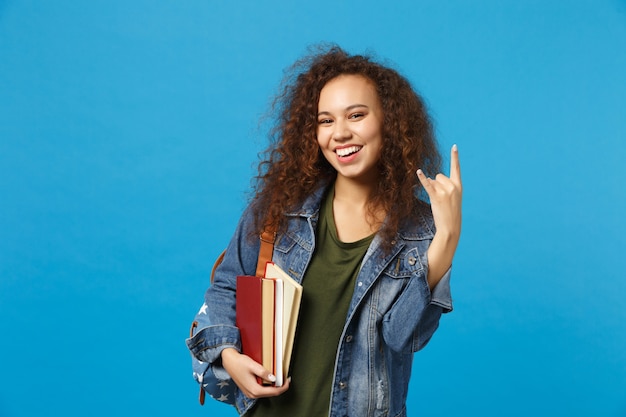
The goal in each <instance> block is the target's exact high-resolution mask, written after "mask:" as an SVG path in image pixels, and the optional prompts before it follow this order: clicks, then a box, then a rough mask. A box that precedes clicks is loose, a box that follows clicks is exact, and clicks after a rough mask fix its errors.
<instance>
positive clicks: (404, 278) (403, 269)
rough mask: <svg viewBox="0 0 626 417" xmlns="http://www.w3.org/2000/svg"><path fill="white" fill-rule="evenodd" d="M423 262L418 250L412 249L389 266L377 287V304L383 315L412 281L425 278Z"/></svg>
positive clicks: (396, 258) (402, 253)
mask: <svg viewBox="0 0 626 417" xmlns="http://www.w3.org/2000/svg"><path fill="white" fill-rule="evenodd" d="M423 262H425V260H424V259H423V258H422V257H420V254H419V252H418V250H417V248H412V249H409V250H406V251H403V252H401V253H400V254H398V256H396V257H395V258H394V259H393V261H391V262H390V263H389V265H387V267H386V268H385V269H384V270H383V273H382V274H381V276H380V278H379V279H378V283H377V286H376V287H377V288H376V296H375V298H376V304H377V309H378V311H379V312H380V313H381V314H384V312H385V311H387V310H388V309H389V308H390V307H391V306H392V305H393V303H394V302H395V300H396V298H397V297H398V296H399V295H400V294H401V293H402V291H403V290H404V288H405V287H406V286H407V285H408V283H409V281H410V280H411V279H419V277H420V276H425V271H426V269H425V268H424V265H423Z"/></svg>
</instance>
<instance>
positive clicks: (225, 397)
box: [217, 394, 228, 401]
mask: <svg viewBox="0 0 626 417" xmlns="http://www.w3.org/2000/svg"><path fill="white" fill-rule="evenodd" d="M227 400H228V394H222V395H220V397H219V398H218V399H217V401H227Z"/></svg>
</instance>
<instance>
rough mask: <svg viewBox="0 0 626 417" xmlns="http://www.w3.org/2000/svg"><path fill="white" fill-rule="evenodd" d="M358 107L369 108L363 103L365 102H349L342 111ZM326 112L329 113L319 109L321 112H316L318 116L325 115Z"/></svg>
mask: <svg viewBox="0 0 626 417" xmlns="http://www.w3.org/2000/svg"><path fill="white" fill-rule="evenodd" d="M359 107H365V108H366V109H369V107H368V106H367V105H365V104H351V105H350V106H348V107H346V108H345V109H344V111H350V110H353V109H356V108H359ZM326 114H330V112H328V111H321V112H319V113H317V115H318V116H321V115H326Z"/></svg>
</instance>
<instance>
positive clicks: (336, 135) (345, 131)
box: [332, 120, 352, 141]
mask: <svg viewBox="0 0 626 417" xmlns="http://www.w3.org/2000/svg"><path fill="white" fill-rule="evenodd" d="M351 136H352V133H351V132H350V129H349V127H348V125H347V123H346V122H345V121H343V120H336V121H335V125H334V126H333V135H332V138H333V139H334V140H336V141H344V140H346V139H350V137H351Z"/></svg>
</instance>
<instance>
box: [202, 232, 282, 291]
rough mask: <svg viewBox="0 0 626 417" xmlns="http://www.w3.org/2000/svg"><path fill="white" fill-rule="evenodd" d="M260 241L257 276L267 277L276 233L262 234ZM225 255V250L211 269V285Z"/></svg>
mask: <svg viewBox="0 0 626 417" xmlns="http://www.w3.org/2000/svg"><path fill="white" fill-rule="evenodd" d="M259 239H260V240H261V248H260V249H259V259H258V260H257V264H256V276H257V277H265V265H266V264H267V263H268V262H271V261H272V254H273V253H274V241H275V240H276V233H274V232H270V231H267V230H266V231H264V232H263V233H261V236H259ZM225 253H226V250H223V251H222V253H220V256H218V257H217V259H216V260H215V263H214V264H213V268H211V284H213V280H214V279H215V270H216V269H217V267H218V266H219V265H220V264H221V263H222V261H223V260H224V254H225Z"/></svg>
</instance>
